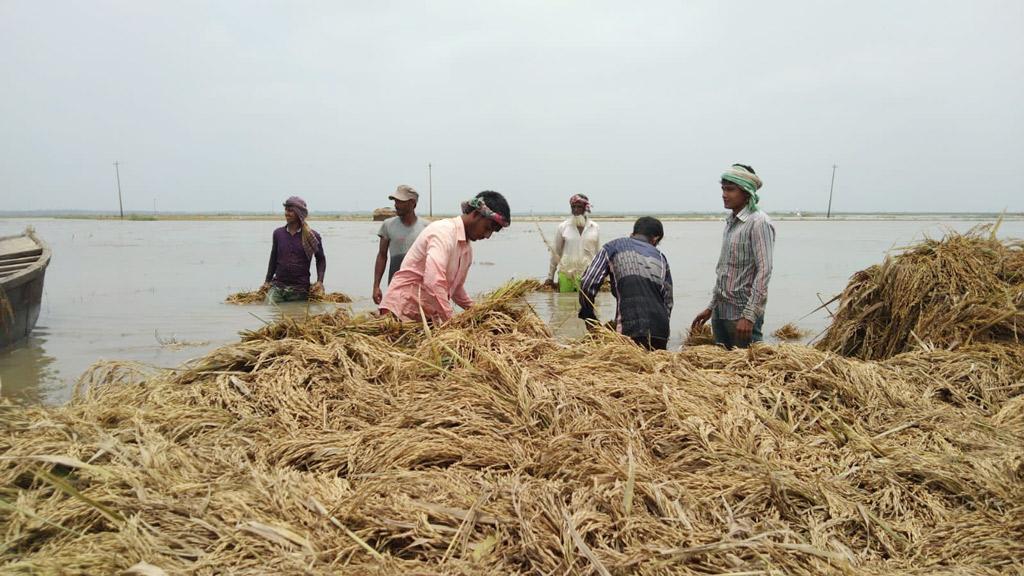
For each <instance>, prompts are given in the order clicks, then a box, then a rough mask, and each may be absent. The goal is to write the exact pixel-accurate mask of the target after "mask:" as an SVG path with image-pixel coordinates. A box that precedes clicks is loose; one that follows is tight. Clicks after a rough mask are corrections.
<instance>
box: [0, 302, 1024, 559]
mask: <svg viewBox="0 0 1024 576" xmlns="http://www.w3.org/2000/svg"><path fill="white" fill-rule="evenodd" d="M524 288H525V287H524V285H522V284H521V283H520V284H515V285H510V286H507V287H505V288H504V289H502V290H499V291H498V292H497V293H495V294H494V295H492V296H491V297H490V298H488V299H485V300H482V301H481V302H480V304H479V305H478V306H477V307H474V308H473V309H472V310H470V311H468V312H466V313H463V314H461V315H459V316H457V317H456V318H454V319H453V320H452V321H451V322H450V323H449V324H447V325H445V326H442V327H432V328H431V327H427V326H423V325H422V324H401V323H398V322H396V321H394V320H391V319H387V318H383V319H382V318H370V317H356V318H351V317H349V316H348V315H347V314H346V313H345V312H344V311H340V310H339V311H334V312H332V313H330V314H325V315H321V316H315V317H312V318H311V319H310V320H308V321H306V322H299V321H295V320H283V321H281V322H279V323H276V324H272V325H268V326H266V327H264V328H262V329H260V330H258V331H254V332H251V333H247V334H245V335H244V336H243V338H242V339H241V341H240V342H239V343H237V344H233V345H230V346H226V347H223V348H220V349H218V350H216V351H214V352H212V353H210V354H209V355H207V356H206V357H204V358H202V359H200V360H198V361H197V362H195V363H193V364H192V365H190V366H189V367H188V369H186V370H182V371H175V372H159V373H153V372H151V371H149V370H147V369H143V368H140V367H138V366H134V365H127V364H110V363H108V364H101V365H97V366H95V367H94V368H93V369H92V370H91V371H90V372H88V373H87V374H86V375H85V376H84V377H83V379H82V381H81V383H80V389H79V391H78V393H77V395H76V399H75V400H73V401H72V402H71V403H70V404H68V405H66V406H63V407H59V408H41V407H32V408H20V407H19V408H14V407H8V408H6V409H4V412H3V418H2V419H0V425H2V433H0V453H2V454H3V456H2V457H0V482H2V486H3V488H2V489H0V526H2V527H3V532H4V533H3V542H4V546H3V549H2V550H0V572H7V573H53V572H58V571H60V572H61V573H64V574H106V573H118V572H119V571H121V570H124V569H126V568H129V567H131V566H136V568H135V572H134V573H142V574H159V573H163V572H166V573H167V574H175V573H197V574H214V573H232V574H266V573H281V574H437V573H443V574H467V575H468V574H495V575H497V574H502V575H503V574H600V575H606V574H632V573H638V574H734V575H735V574H749V575H754V574H796V575H812V574H869V575H871V574H878V575H881V574H899V573H904V574H924V573H929V574H934V573H946V574H1002V573H1015V572H1016V573H1020V571H1021V570H1024V560H1022V559H1024V396H1022V395H1020V394H1021V392H1022V390H1024V389H1022V387H1021V382H1022V381H1024V347H1020V346H1015V345H1014V346H1005V345H998V344H972V345H966V346H963V347H961V348H960V349H959V350H957V351H956V352H950V351H945V350H919V351H915V352H911V353H906V354H902V355H898V356H895V357H893V358H891V359H887V360H884V361H863V360H856V359H847V358H843V357H841V356H838V355H836V354H834V353H832V352H829V351H824V350H817V349H814V348H810V347H806V346H794V345H785V344H783V345H778V346H757V347H755V348H753V349H751V350H735V351H726V350H724V349H721V348H717V347H713V346H699V347H695V348H687V349H684V350H683V351H681V352H675V353H669V352H653V353H649V352H645V351H643V350H641V349H640V348H638V347H637V346H635V345H633V344H632V343H631V342H629V341H628V340H626V339H624V338H622V337H621V336H618V335H616V334H614V333H611V332H608V331H599V332H597V333H595V334H592V335H590V336H588V337H587V338H586V339H584V340H582V341H580V342H576V343H573V344H571V345H561V344H559V343H558V342H556V341H555V340H554V339H553V338H552V337H551V334H550V332H549V330H548V328H547V327H546V326H545V324H544V323H543V322H542V321H541V320H540V319H539V318H538V317H537V316H536V315H535V314H533V313H532V311H531V310H530V309H529V308H528V307H525V306H524V305H523V304H522V303H521V302H522V300H521V298H520V296H521V295H522V293H523V292H524Z"/></svg>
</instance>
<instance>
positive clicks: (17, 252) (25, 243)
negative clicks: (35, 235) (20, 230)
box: [0, 236, 43, 259]
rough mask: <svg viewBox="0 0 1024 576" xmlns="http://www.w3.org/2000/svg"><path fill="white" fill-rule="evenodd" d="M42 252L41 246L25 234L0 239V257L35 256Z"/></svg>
mask: <svg viewBox="0 0 1024 576" xmlns="http://www.w3.org/2000/svg"><path fill="white" fill-rule="evenodd" d="M42 253H43V247H42V246H40V245H39V244H36V243H35V241H34V240H32V239H31V238H28V237H26V236H19V237H17V238H8V239H7V240H2V241H0V258H3V259H7V258H21V257H24V256H36V255H39V254H42Z"/></svg>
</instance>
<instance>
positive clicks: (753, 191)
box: [690, 164, 775, 348]
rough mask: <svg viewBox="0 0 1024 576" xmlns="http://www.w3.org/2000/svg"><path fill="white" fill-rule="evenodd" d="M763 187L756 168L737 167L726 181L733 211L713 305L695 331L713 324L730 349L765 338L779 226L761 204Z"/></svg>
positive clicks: (724, 192) (693, 326)
mask: <svg viewBox="0 0 1024 576" xmlns="http://www.w3.org/2000/svg"><path fill="white" fill-rule="evenodd" d="M761 185H762V183H761V178H760V177H759V176H758V175H757V174H755V173H754V169H753V168H751V167H750V166H746V165H744V164H733V165H732V166H730V167H729V169H728V170H726V171H725V173H724V174H722V178H721V186H722V204H723V205H724V206H725V208H726V209H727V210H731V213H730V214H729V216H728V217H727V218H726V219H725V231H724V232H723V233H722V251H721V253H720V254H719V256H718V266H717V267H716V268H715V274H716V276H717V279H716V280H715V288H714V291H713V292H712V295H711V303H710V304H708V307H707V308H705V309H704V310H703V311H701V313H700V314H698V315H697V317H696V318H694V319H693V323H692V324H691V325H690V329H691V330H694V331H696V330H699V329H700V328H701V327H703V326H704V323H705V322H707V321H708V320H711V331H712V332H714V334H715V343H716V344H719V345H721V346H725V347H726V348H734V347H739V348H746V347H748V346H749V345H750V343H751V342H760V341H761V340H762V339H763V336H762V334H761V326H762V324H764V309H765V305H766V304H767V303H768V280H770V279H771V277H772V252H773V251H774V249H775V227H774V226H772V221H771V220H770V219H769V218H768V215H767V214H765V213H764V211H763V210H761V209H760V208H759V207H758V205H757V203H758V202H759V201H760V198H759V197H758V195H757V191H758V190H760V189H761Z"/></svg>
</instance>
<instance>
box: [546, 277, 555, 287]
mask: <svg viewBox="0 0 1024 576" xmlns="http://www.w3.org/2000/svg"><path fill="white" fill-rule="evenodd" d="M544 285H545V286H547V287H548V288H554V287H555V281H554V280H553V279H552V278H548V279H547V280H545V281H544Z"/></svg>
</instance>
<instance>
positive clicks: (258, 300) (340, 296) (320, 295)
mask: <svg viewBox="0 0 1024 576" xmlns="http://www.w3.org/2000/svg"><path fill="white" fill-rule="evenodd" d="M266 301H267V291H266V290H264V289H262V288H260V289H259V290H253V291H252V292H235V293H234V294H230V295H229V296H228V297H227V298H226V299H225V300H224V302H226V303H228V304H262V303H264V302H266ZM308 301H309V302H313V303H318V302H332V303H338V304H344V303H347V302H351V301H352V298H350V297H349V296H348V295H347V294H345V293H343V292H323V291H315V292H311V293H310V294H309V300H308Z"/></svg>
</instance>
